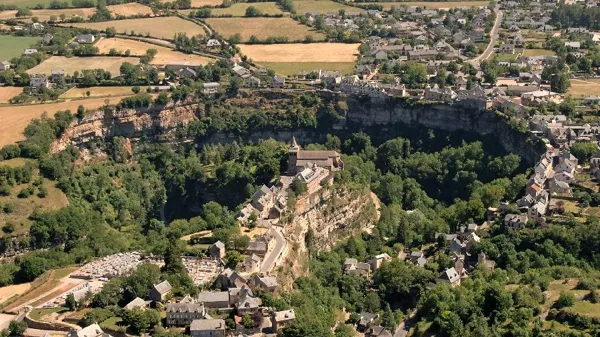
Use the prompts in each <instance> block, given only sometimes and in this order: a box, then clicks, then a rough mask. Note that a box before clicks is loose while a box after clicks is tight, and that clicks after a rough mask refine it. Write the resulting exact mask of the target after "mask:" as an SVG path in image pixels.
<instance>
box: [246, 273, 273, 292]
mask: <svg viewBox="0 0 600 337" xmlns="http://www.w3.org/2000/svg"><path fill="white" fill-rule="evenodd" d="M250 287H252V289H253V290H254V291H256V290H261V291H264V292H268V293H274V292H276V291H277V288H278V287H279V283H278V282H277V278H275V277H273V276H261V275H255V276H254V278H252V280H250Z"/></svg>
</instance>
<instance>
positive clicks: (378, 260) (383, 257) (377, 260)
mask: <svg viewBox="0 0 600 337" xmlns="http://www.w3.org/2000/svg"><path fill="white" fill-rule="evenodd" d="M391 260H392V257H391V256H389V255H388V254H386V253H383V254H379V255H376V256H375V257H373V259H371V260H370V261H369V262H368V263H369V266H371V270H372V271H375V270H377V269H379V267H381V265H382V264H383V263H384V262H387V261H391Z"/></svg>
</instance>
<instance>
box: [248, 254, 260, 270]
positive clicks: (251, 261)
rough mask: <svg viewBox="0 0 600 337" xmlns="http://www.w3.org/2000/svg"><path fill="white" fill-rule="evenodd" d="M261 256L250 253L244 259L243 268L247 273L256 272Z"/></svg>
mask: <svg viewBox="0 0 600 337" xmlns="http://www.w3.org/2000/svg"><path fill="white" fill-rule="evenodd" d="M261 262H262V260H261V258H260V257H258V256H257V255H256V254H252V255H250V256H248V257H247V258H245V259H244V270H245V271H246V272H247V273H256V272H258V270H259V269H260V263H261Z"/></svg>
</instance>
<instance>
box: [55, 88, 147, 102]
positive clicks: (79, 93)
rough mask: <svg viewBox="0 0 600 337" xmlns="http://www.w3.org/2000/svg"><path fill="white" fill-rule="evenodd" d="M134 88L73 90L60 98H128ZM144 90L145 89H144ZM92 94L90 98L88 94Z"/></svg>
mask: <svg viewBox="0 0 600 337" xmlns="http://www.w3.org/2000/svg"><path fill="white" fill-rule="evenodd" d="M131 88H133V87H91V88H71V89H69V91H67V92H65V93H64V94H62V95H60V98H63V99H69V98H87V97H90V98H97V97H110V96H113V97H114V96H126V95H132V94H133V91H131ZM142 89H144V88H142ZM88 92H89V93H90V94H89V96H88V94H87V93H88Z"/></svg>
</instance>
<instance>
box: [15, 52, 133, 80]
mask: <svg viewBox="0 0 600 337" xmlns="http://www.w3.org/2000/svg"><path fill="white" fill-rule="evenodd" d="M125 62H129V63H131V64H139V63H140V59H139V58H137V57H119V56H94V57H64V56H52V57H50V58H49V59H47V60H45V61H44V62H42V63H40V64H38V65H37V66H35V67H33V68H31V69H29V70H27V73H28V74H50V72H51V71H52V70H56V69H63V70H64V71H65V72H66V73H67V74H73V73H74V72H75V71H82V70H85V69H104V70H106V71H109V72H110V73H111V74H112V75H115V76H116V75H119V73H120V71H119V68H121V65H122V64H123V63H125Z"/></svg>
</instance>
